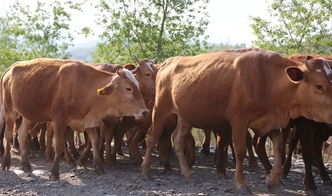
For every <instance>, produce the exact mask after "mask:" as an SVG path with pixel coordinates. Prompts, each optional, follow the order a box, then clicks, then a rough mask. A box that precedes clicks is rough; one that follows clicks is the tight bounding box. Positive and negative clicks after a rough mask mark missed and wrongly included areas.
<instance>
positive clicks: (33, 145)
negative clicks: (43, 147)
mask: <svg viewBox="0 0 332 196" xmlns="http://www.w3.org/2000/svg"><path fill="white" fill-rule="evenodd" d="M28 138H29V139H30V137H28ZM30 141H31V149H32V150H34V151H40V144H39V141H38V137H37V136H35V137H32V139H30Z"/></svg>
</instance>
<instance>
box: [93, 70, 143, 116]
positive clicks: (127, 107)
mask: <svg viewBox="0 0 332 196" xmlns="http://www.w3.org/2000/svg"><path fill="white" fill-rule="evenodd" d="M97 92H98V95H100V96H110V98H112V105H115V109H116V110H117V111H118V114H119V116H134V117H135V118H136V119H140V118H144V117H146V116H147V115H148V114H149V110H148V109H147V108H146V106H145V103H144V99H143V97H142V94H141V92H140V89H139V82H138V81H137V80H136V79H135V77H134V75H133V74H132V73H131V72H130V71H129V70H126V69H121V70H118V71H117V75H116V76H115V77H114V78H113V79H112V81H111V82H110V83H109V84H107V85H106V86H104V87H102V88H100V89H98V90H97Z"/></svg>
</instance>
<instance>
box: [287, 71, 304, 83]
mask: <svg viewBox="0 0 332 196" xmlns="http://www.w3.org/2000/svg"><path fill="white" fill-rule="evenodd" d="M286 73H287V75H288V77H289V79H291V80H292V81H293V82H298V81H300V80H302V79H303V71H302V70H301V69H299V68H297V67H288V68H286Z"/></svg>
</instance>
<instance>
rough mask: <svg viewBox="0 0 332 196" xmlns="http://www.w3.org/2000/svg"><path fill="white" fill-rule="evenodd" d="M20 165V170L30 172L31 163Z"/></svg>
mask: <svg viewBox="0 0 332 196" xmlns="http://www.w3.org/2000/svg"><path fill="white" fill-rule="evenodd" d="M21 167H22V170H23V171H24V172H31V171H32V169H31V165H30V164H29V163H26V162H25V163H21Z"/></svg>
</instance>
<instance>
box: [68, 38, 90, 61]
mask: <svg viewBox="0 0 332 196" xmlns="http://www.w3.org/2000/svg"><path fill="white" fill-rule="evenodd" d="M96 46H97V40H95V41H89V42H85V43H79V44H75V45H74V46H73V47H70V48H69V49H68V52H69V53H70V54H71V59H77V60H82V61H86V62H90V63H91V62H92V53H93V52H94V51H95V50H96Z"/></svg>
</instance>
